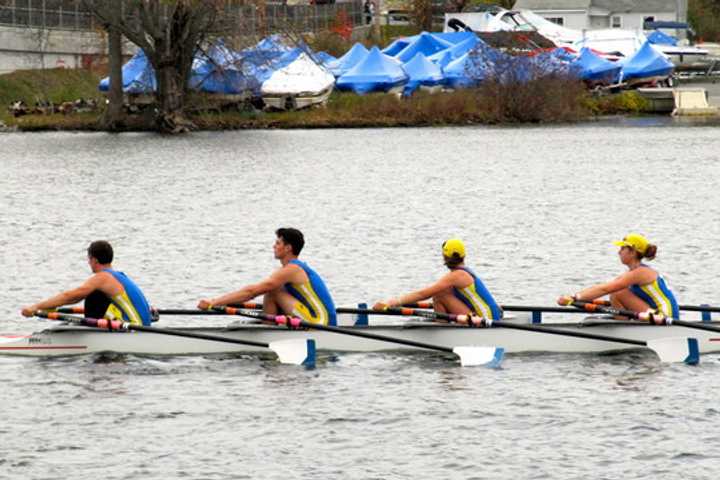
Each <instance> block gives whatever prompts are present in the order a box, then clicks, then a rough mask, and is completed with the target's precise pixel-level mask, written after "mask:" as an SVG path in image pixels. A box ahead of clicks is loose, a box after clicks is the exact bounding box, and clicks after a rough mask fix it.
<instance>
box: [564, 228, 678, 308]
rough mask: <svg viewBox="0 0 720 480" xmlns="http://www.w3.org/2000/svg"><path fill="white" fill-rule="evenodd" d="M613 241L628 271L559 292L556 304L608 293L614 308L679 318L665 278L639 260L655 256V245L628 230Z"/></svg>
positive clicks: (566, 303)
mask: <svg viewBox="0 0 720 480" xmlns="http://www.w3.org/2000/svg"><path fill="white" fill-rule="evenodd" d="M613 244H614V245H616V246H618V247H620V250H619V251H618V256H619V257H620V261H621V262H622V263H623V265H625V266H626V267H627V268H628V271H627V272H625V273H623V274H622V275H620V276H618V277H617V278H615V279H614V280H611V281H609V282H606V283H601V284H598V285H594V286H592V287H588V288H586V289H584V290H581V291H579V292H578V293H576V294H575V295H572V296H569V295H565V296H562V297H560V298H558V300H557V302H558V304H560V305H570V304H571V303H572V302H573V301H574V300H582V301H592V300H595V299H596V298H600V297H603V296H605V295H610V303H611V305H612V306H613V307H615V308H620V309H624V310H632V311H633V312H638V313H642V312H646V311H648V310H653V311H656V312H658V313H662V314H663V315H665V316H666V317H670V318H678V317H679V316H680V309H679V307H678V303H677V300H676V299H675V295H674V294H673V292H672V291H671V290H670V288H669V287H668V286H667V284H666V283H665V279H663V277H661V276H660V274H659V273H658V272H657V271H655V270H654V269H652V268H650V267H649V266H647V265H645V264H644V263H642V260H643V259H647V260H652V259H654V258H655V255H656V254H657V247H656V246H655V245H653V244H651V243H650V242H649V241H648V239H647V238H645V237H643V236H642V235H640V234H638V233H631V234H629V235H628V236H626V237H625V238H623V239H622V240H619V241H617V242H613Z"/></svg>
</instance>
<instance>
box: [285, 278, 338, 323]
mask: <svg viewBox="0 0 720 480" xmlns="http://www.w3.org/2000/svg"><path fill="white" fill-rule="evenodd" d="M293 287H294V288H295V290H297V291H298V292H299V293H300V295H302V297H303V298H304V299H305V301H307V303H309V304H310V306H311V307H312V309H313V310H315V313H316V314H317V316H316V317H313V315H312V314H311V313H310V310H309V309H308V308H307V306H305V305H304V304H303V303H302V302H300V301H298V302H297V303H296V304H295V307H293V313H294V314H296V315H298V316H300V317H303V318H304V319H305V320H306V321H308V322H311V323H320V324H322V325H327V324H328V322H329V321H330V318H329V316H328V312H327V310H326V309H325V305H324V304H323V302H322V301H321V300H320V298H319V297H318V296H317V294H316V293H315V290H314V289H313V288H312V285H311V284H310V282H307V283H295V284H293Z"/></svg>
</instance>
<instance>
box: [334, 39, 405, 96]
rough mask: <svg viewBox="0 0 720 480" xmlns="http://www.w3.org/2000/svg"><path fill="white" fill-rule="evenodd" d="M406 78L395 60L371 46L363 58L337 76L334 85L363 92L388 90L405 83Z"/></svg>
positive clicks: (342, 88)
mask: <svg viewBox="0 0 720 480" xmlns="http://www.w3.org/2000/svg"><path fill="white" fill-rule="evenodd" d="M407 78H408V77H407V74H405V71H404V70H403V68H402V66H401V65H400V64H399V63H398V62H397V61H395V60H394V59H393V58H391V57H388V56H387V55H385V54H384V53H382V52H381V51H380V50H379V49H378V48H377V47H373V48H372V49H371V50H370V52H369V53H368V54H367V55H366V56H365V58H364V59H362V60H361V61H360V62H359V63H358V64H357V65H355V66H354V67H353V68H352V69H350V70H348V71H347V72H346V73H345V74H343V75H342V76H341V77H340V78H338V80H337V83H336V86H337V87H338V88H339V89H341V90H353V91H354V92H355V93H359V94H363V93H368V92H375V91H387V90H390V89H391V88H393V87H395V86H397V85H401V84H403V83H405V81H407Z"/></svg>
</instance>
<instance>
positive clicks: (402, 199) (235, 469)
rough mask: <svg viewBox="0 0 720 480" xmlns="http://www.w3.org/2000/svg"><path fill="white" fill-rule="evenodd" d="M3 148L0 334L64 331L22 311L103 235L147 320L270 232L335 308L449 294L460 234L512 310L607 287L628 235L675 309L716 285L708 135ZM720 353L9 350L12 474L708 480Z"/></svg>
mask: <svg viewBox="0 0 720 480" xmlns="http://www.w3.org/2000/svg"><path fill="white" fill-rule="evenodd" d="M0 147H2V151H3V161H2V162H3V175H0V205H2V210H3V215H2V218H3V220H2V221H3V228H2V229H0V248H2V250H3V255H2V256H0V266H2V272H3V275H2V276H0V309H4V310H2V313H3V316H2V320H1V321H2V331H17V332H27V331H32V330H38V329H42V328H46V327H48V326H49V325H50V323H49V322H44V321H41V322H36V321H34V320H33V321H28V320H26V319H22V318H20V317H19V315H18V310H19V309H20V307H21V306H22V305H24V304H27V303H30V302H32V301H35V300H36V299H38V298H41V297H45V296H49V295H51V294H54V293H56V292H58V291H60V290H62V289H63V288H67V287H68V286H70V285H74V284H78V283H79V282H81V281H82V280H83V279H84V278H85V277H86V275H87V272H86V263H85V262H86V260H85V245H86V243H87V242H88V241H89V240H91V239H95V238H108V239H110V240H111V241H113V243H114V245H115V247H116V257H117V261H116V266H118V267H119V268H121V269H122V270H124V271H126V272H128V273H129V274H130V275H131V276H133V277H135V278H136V279H137V280H138V282H139V283H140V284H141V286H142V287H143V288H144V289H145V291H146V293H147V294H148V297H149V298H150V299H151V301H152V303H153V304H155V305H157V306H161V307H166V308H171V307H189V306H193V305H195V304H196V303H197V300H198V299H199V298H203V297H206V296H214V295H217V294H219V293H221V292H223V291H225V290H228V289H230V288H236V287H239V286H240V285H243V284H245V283H248V282H250V281H253V280H256V279H258V278H260V277H261V276H264V275H265V274H267V272H269V271H270V270H271V269H273V268H275V266H276V263H275V260H274V259H273V257H272V253H271V249H270V247H271V245H272V242H273V240H274V235H273V231H274V229H275V228H277V227H278V226H281V225H299V226H300V227H301V228H302V229H303V231H304V232H305V235H306V239H307V245H306V247H305V250H304V252H303V255H304V256H306V258H307V259H308V260H309V261H310V262H311V263H312V264H313V265H314V266H315V267H316V268H317V270H318V271H319V272H320V273H321V274H322V275H323V276H324V277H326V279H327V280H328V283H329V285H330V286H331V288H332V291H333V296H334V298H335V300H336V303H337V304H338V305H343V306H344V305H348V306H350V305H354V304H356V303H358V302H361V301H363V302H372V301H374V300H376V299H380V298H387V297H388V296H391V295H396V294H397V293H400V292H404V291H408V290H412V289H416V288H418V287H419V286H421V285H424V284H426V283H428V282H429V281H431V280H432V279H435V278H437V277H438V276H439V275H440V274H441V273H442V272H443V266H442V264H441V263H440V259H439V257H438V248H439V245H440V243H441V242H442V240H443V239H445V238H447V237H449V236H460V237H462V238H464V239H465V240H466V243H467V247H468V251H469V252H470V253H469V255H470V256H469V263H471V264H472V266H473V267H474V268H476V269H477V270H478V271H479V272H480V274H481V275H482V277H483V278H484V279H485V280H486V283H487V284H488V286H489V287H490V289H491V290H492V291H493V292H494V294H495V295H496V297H497V298H498V299H500V300H501V301H502V302H503V303H508V304H510V303H521V304H522V303H525V304H550V303H552V302H553V299H554V298H556V297H557V296H558V295H559V294H562V293H567V292H574V291H577V289H578V288H579V287H580V286H582V285H589V284H593V283H596V282H597V281H600V280H603V279H608V278H612V277H613V276H615V275H616V274H617V273H619V272H620V271H621V268H620V267H621V266H620V265H619V263H618V262H617V258H616V254H615V247H613V246H612V245H611V244H610V242H611V241H612V240H614V239H616V238H620V237H621V236H622V235H624V234H625V233H626V232H627V231H631V230H638V231H641V232H645V233H647V234H648V235H649V236H650V238H651V239H652V240H653V241H654V242H655V243H657V244H658V245H659V247H660V249H659V255H658V258H657V259H656V260H655V262H654V263H655V265H656V266H657V268H658V269H659V270H661V271H662V272H663V274H664V275H665V277H666V278H667V279H668V281H669V282H670V283H671V285H672V287H673V288H674V289H675V291H676V292H678V293H679V295H681V296H682V298H681V301H682V303H688V304H696V303H702V302H708V303H717V302H713V301H712V300H713V298H716V296H717V292H718V291H720V280H718V278H717V275H715V272H716V271H717V270H718V269H719V267H720V264H719V263H718V262H720V260H718V259H717V256H716V255H713V254H712V248H711V246H712V245H714V244H715V243H716V241H717V238H718V235H719V234H720V230H718V223H717V221H716V220H717V218H720V191H719V190H718V189H717V188H716V185H715V183H714V182H712V181H708V179H713V178H718V177H720V162H718V158H717V155H716V153H715V152H717V151H720V148H719V147H720V141H719V140H718V136H717V132H716V130H715V129H713V128H711V127H707V128H706V127H702V128H689V127H680V128H667V127H658V126H656V125H654V124H653V125H648V126H647V127H637V126H635V125H634V124H627V123H623V124H621V125H620V126H619V128H616V127H613V126H612V125H604V124H603V125H592V126H575V127H553V128H513V129H502V128H441V129H403V130H364V129H358V130H348V131H346V130H337V131H332V132H330V131H262V132H260V131H249V132H227V133H209V132H203V133H197V134H193V135H189V136H186V137H183V138H165V137H163V138H160V137H157V136H154V135H149V134H131V135H104V134H77V135H69V134H63V133H48V134H41V135H19V134H8V135H3V136H0ZM689 161H691V162H692V168H690V167H688V162H689ZM568 172H570V173H568ZM638 172H641V173H638ZM647 172H652V176H651V177H649V176H647ZM638 178H640V181H638ZM28 179H34V180H32V181H33V182H36V183H37V182H39V183H40V184H41V186H42V188H41V189H39V188H35V187H33V188H29V187H28V185H29V183H28V182H29V180H28ZM218 179H222V180H218ZM598 179H602V181H598ZM47 192H52V194H48V193H47ZM568 212H570V213H568ZM577 212H582V213H581V214H578V213H577ZM679 232H681V234H680V233H679ZM161 321H162V324H163V325H166V326H185V325H197V324H202V325H222V324H223V323H224V320H222V319H208V318H202V317H195V318H188V317H170V316H166V317H164V318H163V319H162V320H161ZM718 360H720V358H719V357H718V356H704V357H703V358H702V362H701V364H700V365H699V366H697V367H692V368H691V367H687V366H685V365H663V364H660V363H659V362H658V361H657V358H656V357H655V356H654V355H653V354H652V353H650V352H644V351H636V352H631V353H623V354H617V355H508V356H507V358H506V360H505V362H504V365H503V367H502V368H501V369H498V370H490V369H486V368H461V367H459V366H458V364H457V363H456V362H455V361H453V360H452V359H449V358H448V357H447V356H445V355H439V354H437V355H436V354H433V353H430V354H417V355H406V354H399V353H397V352H388V353H383V354H340V355H333V356H327V355H321V356H320V358H319V359H318V365H317V367H316V368H315V369H313V370H306V369H299V368H296V367H293V366H289V365H281V364H278V362H277V361H276V360H275V358H274V356H272V355H268V356H254V355H238V356H234V355H231V356H227V355H218V356H196V357H171V358H163V357H152V356H149V357H143V356H133V355H106V354H103V355H92V356H81V357H73V358H57V359H49V360H47V359H20V358H7V357H0V382H2V384H3V388H2V389H0V405H3V417H4V418H5V419H6V420H5V421H4V422H0V465H2V467H3V468H2V469H0V478H64V477H66V476H68V473H69V472H71V473H72V476H73V478H74V479H76V480H83V479H95V478H105V479H123V480H128V479H142V480H149V479H160V478H162V479H164V478H207V479H211V478H218V479H230V478H265V479H275V478H277V479H283V480H285V479H287V478H313V479H315V478H363V479H382V480H387V479H415V478H449V479H469V478H478V479H497V478H529V479H530V478H537V479H544V478H568V479H582V478H593V479H595V478H597V479H603V478H607V479H613V480H614V479H618V478H651V477H655V478H678V477H679V476H680V475H679V473H678V472H681V474H682V478H686V479H705V478H707V476H706V473H707V472H710V471H714V470H715V467H716V465H717V462H718V459H717V458H716V456H715V455H714V454H713V453H712V452H711V449H709V448H708V446H709V445H715V444H717V443H718V441H720V438H718V435H716V434H715V433H714V422H715V420H716V418H717V416H718V409H717V408H715V407H714V405H715V404H716V403H717V402H716V398H715V391H714V389H713V388H711V387H712V385H715V384H717V383H718V381H719V380H720V362H719V361H718Z"/></svg>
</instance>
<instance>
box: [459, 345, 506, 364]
mask: <svg viewBox="0 0 720 480" xmlns="http://www.w3.org/2000/svg"><path fill="white" fill-rule="evenodd" d="M453 353H454V354H455V355H457V356H458V357H460V365H462V366H463V367H472V366H476V365H486V366H488V367H490V368H498V367H499V366H500V364H501V363H502V360H503V357H504V356H505V349H504V348H500V347H455V348H453Z"/></svg>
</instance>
